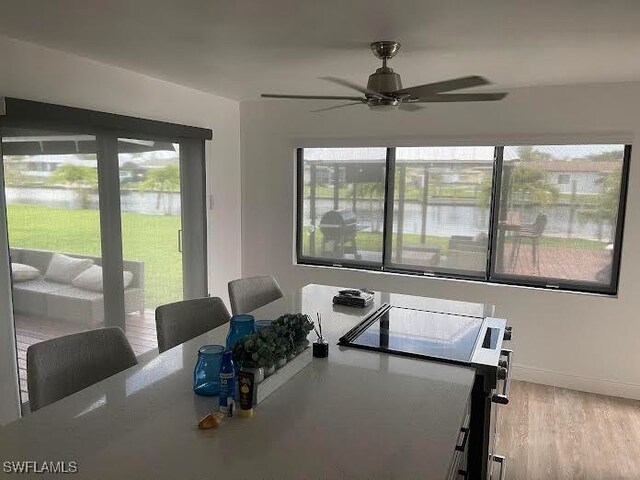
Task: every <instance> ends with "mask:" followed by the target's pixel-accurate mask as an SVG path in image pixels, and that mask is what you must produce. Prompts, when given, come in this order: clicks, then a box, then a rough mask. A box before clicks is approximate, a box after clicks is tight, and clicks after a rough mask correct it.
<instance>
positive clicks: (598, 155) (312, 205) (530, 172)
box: [297, 144, 631, 294]
mask: <svg viewBox="0 0 640 480" xmlns="http://www.w3.org/2000/svg"><path fill="white" fill-rule="evenodd" d="M630 151H631V147H630V146H628V145H627V146H625V145H622V144H582V145H506V146H458V147H447V146H439V147H389V148H301V149H299V150H298V222H297V239H298V242H297V243H298V245H297V257H298V262H299V263H303V264H320V265H331V266H336V267H354V268H368V269H374V270H384V271H393V272H399V273H408V274H419V275H434V276H443V277H454V278H469V279H475V280H483V281H488V282H493V283H507V284H517V285H524V286H536V287H543V288H555V289H563V290H576V291H587V292H595V293H607V294H616V293H617V287H618V270H619V263H620V251H621V244H622V228H623V217H624V203H625V202H624V201H625V197H626V183H627V177H628V168H629V157H630Z"/></svg>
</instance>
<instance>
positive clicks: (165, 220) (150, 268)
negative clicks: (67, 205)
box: [7, 204, 182, 308]
mask: <svg viewBox="0 0 640 480" xmlns="http://www.w3.org/2000/svg"><path fill="white" fill-rule="evenodd" d="M7 213H8V223H9V243H10V245H11V246H12V247H17V248H34V249H41V250H50V251H54V252H61V253H77V254H83V255H92V256H98V257H99V256H100V255H101V253H100V251H101V249H100V216H99V213H98V211H97V210H69V209H64V208H51V207H45V206H41V205H26V204H11V205H8V206H7ZM179 228H180V217H179V216H177V215H144V214H139V213H123V214H122V236H123V243H124V248H123V256H124V259H125V260H137V261H142V262H144V277H145V278H144V288H145V307H146V308H155V307H156V306H158V305H161V304H163V303H167V302H171V301H176V300H179V299H181V298H182V255H181V254H180V253H179V252H178V249H177V231H178V229H179Z"/></svg>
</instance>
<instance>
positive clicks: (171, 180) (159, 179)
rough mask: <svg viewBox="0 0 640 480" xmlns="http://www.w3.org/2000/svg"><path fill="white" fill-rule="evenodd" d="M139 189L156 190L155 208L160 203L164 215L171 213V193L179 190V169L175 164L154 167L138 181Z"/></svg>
mask: <svg viewBox="0 0 640 480" xmlns="http://www.w3.org/2000/svg"><path fill="white" fill-rule="evenodd" d="M140 190H146V191H152V192H157V197H156V208H157V209H158V210H159V209H160V206H161V205H162V208H163V211H164V214H165V215H171V201H172V193H175V192H179V191H180V169H179V168H178V167H177V166H176V165H167V166H166V167H161V168H154V169H153V170H150V171H149V173H148V174H147V178H146V179H145V180H144V181H143V182H142V183H140Z"/></svg>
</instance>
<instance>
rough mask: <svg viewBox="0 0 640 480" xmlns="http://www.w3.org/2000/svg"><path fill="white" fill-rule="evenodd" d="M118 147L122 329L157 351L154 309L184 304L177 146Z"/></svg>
mask: <svg viewBox="0 0 640 480" xmlns="http://www.w3.org/2000/svg"><path fill="white" fill-rule="evenodd" d="M118 145H119V146H118V150H119V153H118V167H119V168H118V175H119V179H120V211H121V215H122V253H123V270H124V271H123V281H124V296H125V298H124V304H125V314H126V327H127V331H128V332H130V333H129V338H130V340H131V342H132V344H133V346H134V348H140V349H142V350H144V349H145V348H146V347H147V346H149V345H153V347H155V346H156V331H155V323H154V322H155V320H154V315H155V313H154V312H155V308H156V307H157V306H158V305H162V304H165V303H170V302H175V301H178V300H182V299H183V273H182V270H183V266H182V238H181V237H182V218H181V195H180V145H179V144H177V143H170V142H150V141H144V140H132V139H120V140H119V142H118Z"/></svg>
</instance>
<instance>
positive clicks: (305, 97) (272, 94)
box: [260, 93, 367, 102]
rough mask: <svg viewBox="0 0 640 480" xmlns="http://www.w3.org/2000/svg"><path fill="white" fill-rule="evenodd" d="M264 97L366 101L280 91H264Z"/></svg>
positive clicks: (363, 99) (364, 99)
mask: <svg viewBox="0 0 640 480" xmlns="http://www.w3.org/2000/svg"><path fill="white" fill-rule="evenodd" d="M260 96H261V97H262V98H296V99H301V100H354V101H356V100H357V101H361V102H365V101H366V100H367V99H366V98H364V97H348V96H338V95H284V94H279V93H263V94H262V95H260Z"/></svg>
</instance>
